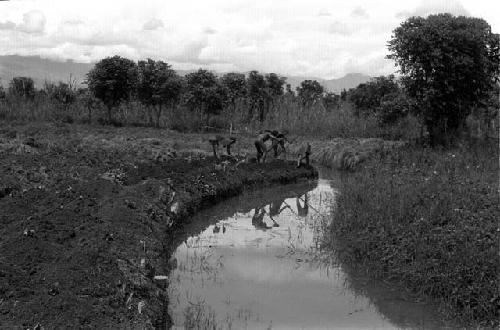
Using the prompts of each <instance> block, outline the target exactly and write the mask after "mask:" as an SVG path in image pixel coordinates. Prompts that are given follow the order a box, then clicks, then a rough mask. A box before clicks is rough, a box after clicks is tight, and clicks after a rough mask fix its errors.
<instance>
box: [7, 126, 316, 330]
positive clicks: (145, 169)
mask: <svg viewBox="0 0 500 330" xmlns="http://www.w3.org/2000/svg"><path fill="white" fill-rule="evenodd" d="M205 139H206V136H203V135H196V134H193V135H187V134H180V133H173V132H167V131H162V130H154V129H142V128H120V129H116V128H102V127H89V126H78V125H49V124H32V125H28V126H26V125H17V126H16V125H10V126H7V125H0V251H1V253H0V328H1V329H4V328H7V329H26V328H30V329H33V328H34V327H36V326H37V325H38V326H39V327H40V328H41V327H43V328H45V329H52V328H121V329H144V328H154V327H159V326H162V325H165V324H168V316H167V313H166V312H165V308H166V297H165V294H164V292H165V291H164V286H165V282H166V281H165V280H163V279H162V277H161V276H162V275H167V274H168V272H169V267H170V265H169V256H168V253H165V251H166V250H167V246H168V245H169V244H168V242H167V241H165V237H167V236H166V233H167V232H168V231H169V230H171V229H172V228H173V227H175V225H178V224H182V221H185V220H186V219H188V217H187V216H188V215H189V214H192V213H193V212H195V211H196V210H199V209H200V208H202V207H203V206H204V205H208V204H211V203H215V202H217V201H219V200H221V199H222V198H225V197H228V196H231V195H235V194H237V193H239V192H240V191H242V190H243V189H245V188H247V187H251V186H256V185H269V184H275V183H287V182H293V181H296V180H298V179H299V178H304V177H314V176H316V172H315V170H314V169H312V168H311V167H301V168H299V169H297V168H296V167H295V166H294V165H295V164H294V163H292V162H284V161H271V162H269V163H266V164H253V163H247V162H243V159H244V157H243V156H242V154H243V153H244V152H245V150H249V149H248V146H251V143H250V142H249V141H250V140H249V139H248V138H246V139H245V138H242V139H241V140H240V141H239V146H238V147H237V148H235V153H236V157H235V158H232V159H229V158H223V159H224V160H225V161H221V160H216V159H214V158H212V157H211V156H208V155H209V154H210V152H209V150H210V149H209V145H208V143H205V142H204V141H205ZM245 148H246V149H245ZM155 277H156V279H155Z"/></svg>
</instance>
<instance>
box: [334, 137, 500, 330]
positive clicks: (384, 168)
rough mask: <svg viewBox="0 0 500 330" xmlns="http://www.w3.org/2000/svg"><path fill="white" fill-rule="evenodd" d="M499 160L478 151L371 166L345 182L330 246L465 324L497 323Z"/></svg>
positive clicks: (418, 155)
mask: <svg viewBox="0 0 500 330" xmlns="http://www.w3.org/2000/svg"><path fill="white" fill-rule="evenodd" d="M498 157H499V154H498V145H497V144H496V143H491V144H485V143H482V144H479V145H476V144H472V145H467V146H461V147H457V148H454V149H451V150H432V149H427V148H410V149H406V150H402V151H400V152H397V153H393V154H391V155H388V156H386V157H380V158H379V159H375V160H372V161H371V162H369V163H368V164H367V165H365V169H364V170H363V171H360V172H357V173H355V174H351V175H347V176H343V177H342V180H341V185H340V187H339V188H340V191H341V194H340V195H339V197H338V201H337V203H338V205H337V209H336V212H335V215H334V219H333V222H332V224H331V227H330V233H329V235H327V236H328V240H329V246H330V247H331V248H332V249H334V250H337V251H339V255H340V258H341V260H343V261H348V262H349V263H354V264H356V265H358V266H360V268H361V269H363V270H365V271H367V272H368V273H369V274H370V275H372V276H374V277H377V278H383V279H385V280H391V281H394V282H397V283H400V284H401V285H403V286H404V287H406V288H409V289H411V290H412V291H414V292H416V293H418V294H421V295H422V296H426V297H432V298H435V299H437V300H438V301H441V302H442V303H443V306H444V307H445V310H446V311H447V312H450V313H456V314H457V315H459V316H460V317H461V318H463V319H464V320H466V321H469V322H471V321H472V322H473V321H478V320H481V321H484V322H488V321H489V322H498V318H499V314H498V310H499V309H498V307H499V306H500V295H499V290H498V274H499V272H500V265H499V263H498V251H499V248H500V245H499V241H498V219H499V216H500V206H499V203H498V201H499V194H498V190H497V189H498V170H499V165H498ZM485 320H486V321H485Z"/></svg>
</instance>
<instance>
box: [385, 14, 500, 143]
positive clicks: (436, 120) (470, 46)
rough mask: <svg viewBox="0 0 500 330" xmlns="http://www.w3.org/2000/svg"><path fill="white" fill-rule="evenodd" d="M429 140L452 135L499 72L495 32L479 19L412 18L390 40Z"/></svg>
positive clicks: (432, 141)
mask: <svg viewBox="0 0 500 330" xmlns="http://www.w3.org/2000/svg"><path fill="white" fill-rule="evenodd" d="M388 47H389V50H390V52H391V54H390V55H389V56H388V58H391V59H394V60H395V61H396V64H397V65H398V66H399V70H400V72H401V74H402V75H403V77H404V78H403V84H404V87H405V89H406V92H407V93H408V95H409V96H410V97H411V98H412V99H413V101H414V102H415V104H416V108H415V109H416V113H417V114H418V115H420V117H421V118H422V120H423V122H424V124H425V126H426V127H427V131H428V132H429V135H430V139H431V143H432V144H444V143H446V141H448V137H454V136H456V133H457V132H458V130H459V128H460V127H461V126H462V125H463V123H464V122H465V118H466V117H467V115H468V114H469V113H470V112H471V110H472V109H473V107H474V105H475V104H477V103H478V102H480V101H481V100H482V99H484V98H485V97H487V95H488V92H489V91H490V90H491V89H492V86H493V84H494V82H495V81H498V75H499V36H498V34H494V33H492V32H491V27H490V25H489V24H488V23H487V22H486V21H484V20H483V19H479V18H471V17H464V16H459V17H455V16H452V15H450V14H439V15H430V16H429V17H427V18H422V17H411V18H409V19H408V20H406V21H405V22H403V23H402V24H401V26H399V27H398V28H396V29H395V30H394V32H393V35H392V38H391V40H390V41H389V44H388Z"/></svg>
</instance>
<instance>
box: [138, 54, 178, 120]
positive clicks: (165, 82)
mask: <svg viewBox="0 0 500 330" xmlns="http://www.w3.org/2000/svg"><path fill="white" fill-rule="evenodd" d="M137 67H138V84H137V97H138V98H139V101H141V103H143V104H144V105H146V106H148V107H152V108H153V109H154V111H155V113H156V126H157V127H159V126H160V118H161V114H162V111H163V109H164V108H165V107H167V108H173V107H174V106H175V105H176V104H177V102H178V101H179V99H180V96H181V94H182V89H183V82H182V78H181V77H180V76H179V75H178V74H177V73H176V72H175V70H173V69H172V68H171V66H170V65H169V64H168V63H165V62H162V61H154V60H152V59H148V60H147V61H139V62H138V64H137Z"/></svg>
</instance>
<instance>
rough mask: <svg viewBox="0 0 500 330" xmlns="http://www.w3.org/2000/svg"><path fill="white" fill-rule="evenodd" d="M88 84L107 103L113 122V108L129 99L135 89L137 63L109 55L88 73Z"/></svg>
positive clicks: (109, 116) (109, 115)
mask: <svg viewBox="0 0 500 330" xmlns="http://www.w3.org/2000/svg"><path fill="white" fill-rule="evenodd" d="M87 84H88V86H89V90H90V91H91V92H92V94H94V96H95V97H96V98H98V99H100V100H101V101H102V102H103V103H104V105H106V108H107V110H108V120H109V121H110V122H111V120H112V110H113V108H114V107H116V106H117V105H119V104H120V103H121V102H122V101H127V100H129V99H130V97H131V95H132V93H133V92H134V91H135V88H136V85H137V64H135V62H133V61H131V60H129V59H127V58H123V57H120V56H113V57H107V58H105V59H102V60H100V61H99V62H97V63H96V64H95V66H94V68H92V70H90V72H89V73H88V74H87Z"/></svg>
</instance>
